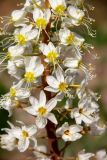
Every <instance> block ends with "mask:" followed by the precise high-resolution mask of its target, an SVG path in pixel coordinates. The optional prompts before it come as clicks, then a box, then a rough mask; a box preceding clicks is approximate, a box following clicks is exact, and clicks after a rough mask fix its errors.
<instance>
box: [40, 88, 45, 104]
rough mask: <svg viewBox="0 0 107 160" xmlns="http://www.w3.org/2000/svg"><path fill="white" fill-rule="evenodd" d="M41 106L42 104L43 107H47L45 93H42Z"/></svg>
mask: <svg viewBox="0 0 107 160" xmlns="http://www.w3.org/2000/svg"><path fill="white" fill-rule="evenodd" d="M39 104H40V105H41V106H45V104H46V95H45V92H44V91H41V92H40V97H39Z"/></svg>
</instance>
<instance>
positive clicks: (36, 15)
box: [33, 8, 51, 30]
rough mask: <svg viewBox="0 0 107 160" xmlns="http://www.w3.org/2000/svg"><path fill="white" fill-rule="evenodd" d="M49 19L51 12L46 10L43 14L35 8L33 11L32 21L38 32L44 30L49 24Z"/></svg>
mask: <svg viewBox="0 0 107 160" xmlns="http://www.w3.org/2000/svg"><path fill="white" fill-rule="evenodd" d="M50 17H51V11H50V10H49V9H46V10H45V11H44V12H43V11H42V10H40V9H39V8H36V9H35V10H34V11H33V19H34V21H35V23H36V27H37V28H38V29H39V30H42V29H45V28H46V26H47V24H48V23H49V20H50Z"/></svg>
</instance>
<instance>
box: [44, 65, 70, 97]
mask: <svg viewBox="0 0 107 160" xmlns="http://www.w3.org/2000/svg"><path fill="white" fill-rule="evenodd" d="M46 80H47V83H48V85H49V86H47V87H45V90H46V91H49V92H53V93H58V95H64V94H66V93H67V89H68V79H67V78H65V77H64V74H63V72H62V70H61V69H60V68H57V69H56V71H55V77H54V76H47V77H46Z"/></svg>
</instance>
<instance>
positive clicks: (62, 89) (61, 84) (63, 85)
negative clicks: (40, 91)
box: [59, 83, 68, 92]
mask: <svg viewBox="0 0 107 160" xmlns="http://www.w3.org/2000/svg"><path fill="white" fill-rule="evenodd" d="M67 88H68V85H67V84H66V83H60V84H59V90H60V91H61V92H66V89H67Z"/></svg>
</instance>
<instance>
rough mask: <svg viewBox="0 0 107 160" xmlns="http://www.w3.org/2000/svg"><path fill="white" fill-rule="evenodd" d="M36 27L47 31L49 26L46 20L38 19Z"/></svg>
mask: <svg viewBox="0 0 107 160" xmlns="http://www.w3.org/2000/svg"><path fill="white" fill-rule="evenodd" d="M36 25H37V27H38V28H39V29H45V28H46V25H47V21H46V20H45V19H44V18H38V19H37V20H36Z"/></svg>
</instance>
